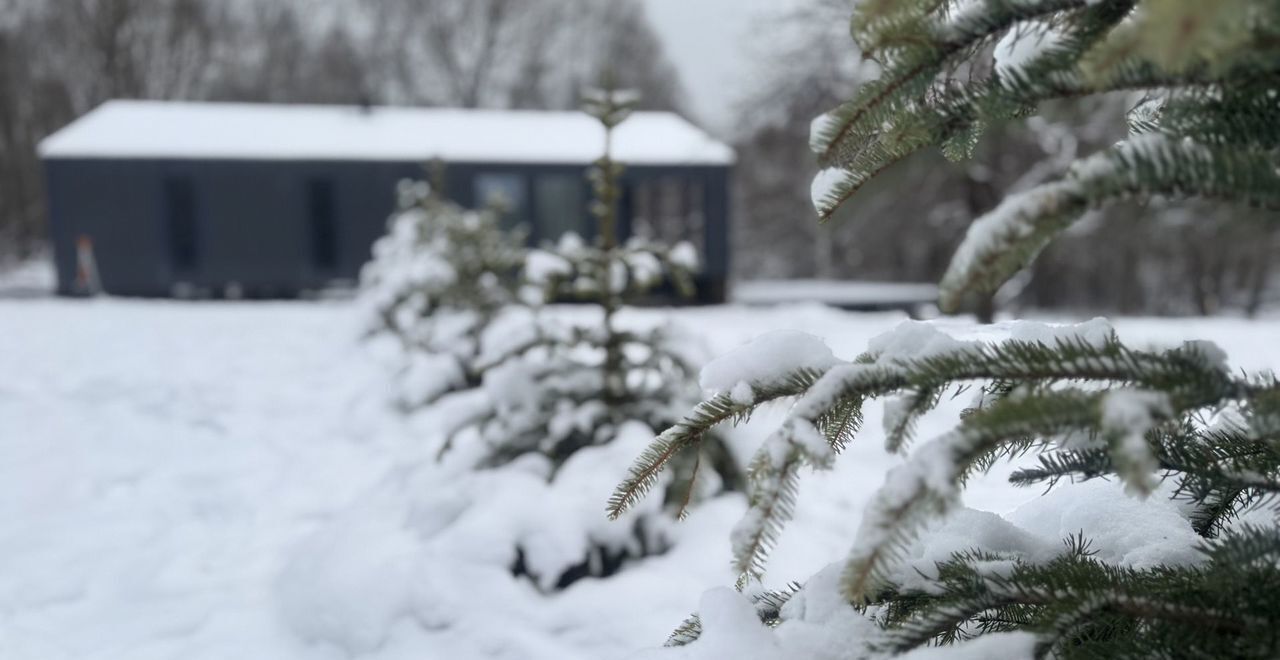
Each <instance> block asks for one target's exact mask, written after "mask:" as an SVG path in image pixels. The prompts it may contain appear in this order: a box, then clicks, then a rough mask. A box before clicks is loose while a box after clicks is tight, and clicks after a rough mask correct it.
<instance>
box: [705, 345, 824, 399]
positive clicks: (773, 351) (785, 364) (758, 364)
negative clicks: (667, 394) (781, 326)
mask: <svg viewBox="0 0 1280 660" xmlns="http://www.w3.org/2000/svg"><path fill="white" fill-rule="evenodd" d="M837 362H838V361H837V360H836V357H835V355H834V354H832V352H831V349H830V348H828V347H827V344H826V342H824V341H823V340H821V339H819V338H818V337H815V336H813V335H811V334H807V333H804V332H799V331H796V330H778V331H775V332H770V333H766V334H763V335H761V336H759V337H757V338H755V339H754V340H752V341H751V342H750V343H748V344H747V345H746V346H742V347H741V348H737V349H734V350H733V351H730V352H729V353H726V354H725V355H722V356H720V357H718V358H716V359H715V360H712V361H711V363H709V364H707V365H706V366H705V367H703V368H702V374H701V377H700V378H699V382H700V384H701V385H702V389H704V390H708V391H711V392H729V391H732V390H733V389H734V388H735V387H737V385H738V383H743V382H745V383H748V384H750V385H766V384H771V383H774V382H776V381H777V380H778V379H779V378H782V377H783V376H785V375H786V374H788V373H790V372H792V371H795V370H797V369H817V370H823V369H829V368H831V367H832V366H834V365H835V364H836V363H837Z"/></svg>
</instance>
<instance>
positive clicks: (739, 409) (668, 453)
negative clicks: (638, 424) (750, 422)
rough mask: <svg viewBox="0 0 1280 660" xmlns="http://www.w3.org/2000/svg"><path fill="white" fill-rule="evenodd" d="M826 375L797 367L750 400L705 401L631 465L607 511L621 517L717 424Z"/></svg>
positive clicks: (740, 418)
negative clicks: (665, 469) (672, 461)
mask: <svg viewBox="0 0 1280 660" xmlns="http://www.w3.org/2000/svg"><path fill="white" fill-rule="evenodd" d="M821 376H822V372H821V371H820V370H816V369H811V368H802V369H797V370H795V371H794V372H792V373H790V374H788V375H787V376H785V377H783V378H781V379H779V381H778V382H776V383H772V384H769V385H765V386H761V387H753V388H752V393H751V398H750V400H747V401H743V400H740V399H739V397H735V396H734V395H733V393H720V394H717V395H715V396H713V397H711V398H709V399H707V400H705V401H702V402H701V403H699V404H698V405H697V406H695V407H694V409H693V410H692V411H691V412H690V413H689V414H687V415H686V416H685V417H684V418H683V419H681V420H680V421H679V422H676V424H675V425H673V426H671V427H670V428H668V429H666V430H665V431H663V432H662V434H661V435H659V436H658V437H657V438H656V439H655V440H654V441H653V443H652V444H650V445H649V447H648V448H646V449H645V451H644V453H642V454H641V455H640V456H639V457H638V458H637V459H636V461H635V463H634V464H633V465H632V466H631V468H630V470H629V472H628V476H627V478H626V479H625V480H623V481H622V483H621V484H619V485H618V487H617V488H616V489H615V490H614V492H613V495H612V496H610V498H609V502H608V505H607V507H606V511H607V512H608V514H609V517H610V518H612V519H617V518H618V517H620V516H621V515H622V514H623V513H625V512H626V511H627V509H630V508H631V507H632V506H634V505H635V504H636V502H638V501H640V499H641V498H643V497H644V496H645V495H646V494H647V493H648V492H649V490H650V489H651V488H652V487H653V486H654V485H655V484H656V483H657V482H658V476H659V475H660V474H661V473H662V471H663V469H664V468H665V467H666V465H667V464H668V463H669V462H670V461H671V460H672V459H673V458H675V457H676V456H677V455H678V454H680V453H681V452H683V451H685V450H687V449H691V448H694V447H696V446H698V444H700V443H701V442H702V441H703V439H704V438H705V437H706V435H707V434H708V433H709V432H710V431H711V430H712V429H714V428H715V427H716V426H719V425H720V424H722V423H724V422H726V421H730V420H732V421H734V422H741V421H745V420H746V419H748V418H749V417H750V415H751V412H752V411H753V410H754V409H755V408H757V407H759V406H761V405H763V404H765V403H768V402H769V401H777V400H779V399H785V398H788V397H793V396H796V395H798V394H801V393H803V392H804V391H805V390H806V389H808V387H809V386H811V385H812V384H813V383H814V382H816V381H817V380H818V378H820V377H821Z"/></svg>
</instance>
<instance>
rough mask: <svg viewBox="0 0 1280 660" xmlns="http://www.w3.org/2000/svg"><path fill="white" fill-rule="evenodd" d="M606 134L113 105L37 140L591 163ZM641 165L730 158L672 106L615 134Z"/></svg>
mask: <svg viewBox="0 0 1280 660" xmlns="http://www.w3.org/2000/svg"><path fill="white" fill-rule="evenodd" d="M603 144H604V140H603V131H602V129H601V128H600V126H599V125H598V124H597V123H596V122H595V120H594V119H592V118H590V117H588V116H587V115H585V114H583V113H581V112H571V111H568V112H566V111H538V110H465V109H454V108H403V107H375V108H360V107H356V106H321V105H273V104H250V103H203V102H173V101H108V102H106V103H104V104H102V105H100V106H98V107H97V108H96V109H94V110H92V111H91V112H89V113H88V114H86V115H84V116H82V117H80V118H79V119H77V120H76V121H74V122H72V123H71V124H70V125H68V126H67V127H65V128H63V129H61V130H59V131H57V132H55V133H54V134H52V135H50V136H49V137H47V138H45V139H43V140H41V141H40V144H39V146H38V153H39V155H40V157H41V158H43V159H50V160H57V159H120V160H130V159H134V160H140V159H154V160H277V161H284V160H288V161H306V160H320V161H324V160H336V161H370V162H410V161H412V162H423V161H428V160H432V159H436V158H439V159H441V160H444V161H446V162H484V163H511V164H571V165H585V164H588V163H591V162H593V161H594V160H595V159H596V158H598V157H599V155H600V153H601V151H602V150H603ZM614 153H615V157H616V158H617V159H618V160H619V161H621V162H623V163H624V164H634V165H672V166H680V165H695V166H696V165H704V166H725V165H731V164H733V162H734V160H735V154H734V151H733V149H732V148H730V147H729V146H728V145H726V144H724V143H722V142H720V141H718V140H716V139H714V138H712V137H711V136H710V135H709V134H707V133H706V132H705V131H703V130H702V129H700V128H698V127H697V126H695V125H693V124H692V123H690V122H689V121H687V120H685V119H684V118H682V117H680V116H679V115H676V114H674V113H670V112H636V113H634V114H633V115H632V117H631V118H630V119H628V120H627V121H626V122H624V123H623V124H622V125H621V126H619V127H618V129H617V131H616V133H615V135H614Z"/></svg>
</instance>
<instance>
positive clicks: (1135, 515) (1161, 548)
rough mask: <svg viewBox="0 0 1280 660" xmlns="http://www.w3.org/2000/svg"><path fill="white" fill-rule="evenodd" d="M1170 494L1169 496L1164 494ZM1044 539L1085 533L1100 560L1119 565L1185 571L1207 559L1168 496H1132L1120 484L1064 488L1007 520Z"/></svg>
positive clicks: (1089, 483) (1096, 482) (1091, 483)
mask: <svg viewBox="0 0 1280 660" xmlns="http://www.w3.org/2000/svg"><path fill="white" fill-rule="evenodd" d="M1162 494H1163V495H1168V493H1162ZM1006 517H1007V518H1008V520H1009V521H1010V522H1012V523H1013V524H1015V525H1017V526H1019V527H1021V528H1023V529H1025V530H1027V531H1028V532H1031V533H1032V534H1035V535H1037V536H1039V537H1041V538H1044V539H1065V538H1067V537H1069V536H1072V535H1074V534H1080V533H1083V534H1084V536H1085V538H1086V539H1088V540H1089V541H1091V544H1092V548H1093V549H1094V550H1096V551H1097V553H1098V554H1097V555H1096V557H1097V559H1099V560H1101V561H1105V562H1107V563H1110V564H1115V565H1118V566H1132V567H1134V568H1151V567H1153V566H1156V565H1158V564H1168V565H1171V566H1185V565H1189V564H1194V563H1197V562H1199V561H1201V560H1202V559H1203V557H1204V556H1203V555H1202V554H1200V553H1199V552H1197V551H1196V550H1195V549H1196V548H1197V547H1198V546H1199V545H1200V544H1201V543H1202V541H1203V539H1201V538H1200V536H1199V535H1198V534H1196V533H1195V530H1193V529H1192V528H1191V523H1190V522H1188V521H1187V519H1186V517H1185V516H1184V515H1183V514H1182V512H1181V511H1179V509H1178V505H1177V503H1175V502H1173V501H1171V500H1170V499H1169V498H1168V497H1163V496H1157V497H1150V498H1147V499H1146V500H1139V499H1136V498H1132V497H1126V496H1125V495H1124V493H1123V492H1122V486H1121V485H1120V484H1118V483H1116V482H1112V481H1105V480H1102V479H1093V480H1090V481H1086V482H1084V483H1075V484H1063V485H1062V486H1060V487H1058V488H1055V489H1054V490H1052V491H1050V492H1049V493H1048V494H1046V495H1044V496H1042V497H1037V498H1035V499H1033V500H1031V501H1030V502H1028V503H1027V504H1024V505H1022V506H1020V507H1018V509H1016V510H1015V511H1014V512H1013V513H1011V514H1009V515H1008V516H1006Z"/></svg>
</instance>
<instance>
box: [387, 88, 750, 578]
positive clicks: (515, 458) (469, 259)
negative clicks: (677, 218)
mask: <svg viewBox="0 0 1280 660" xmlns="http://www.w3.org/2000/svg"><path fill="white" fill-rule="evenodd" d="M634 103H635V96H634V95H632V94H629V93H625V92H619V91H614V90H608V91H599V92H593V93H591V94H590V95H589V96H588V98H587V100H586V104H585V105H586V110H587V112H588V113H589V114H591V115H592V116H594V117H595V118H597V119H598V120H599V121H600V123H601V126H602V129H601V133H602V135H603V136H604V145H605V146H604V155H603V156H602V158H601V159H600V160H599V161H597V162H596V163H595V165H594V166H593V167H592V168H591V170H590V174H589V176H590V180H591V182H592V185H593V188H594V193H595V194H594V201H593V203H592V206H591V212H592V215H593V216H594V218H595V220H596V235H595V236H594V237H593V239H592V240H590V241H588V240H585V239H584V238H582V237H581V236H578V235H577V234H573V233H570V234H566V235H565V236H563V237H562V238H561V239H560V240H559V241H558V242H556V243H554V244H548V245H545V246H543V247H541V248H538V249H535V250H531V251H528V252H527V253H526V252H524V251H523V250H521V249H518V248H517V247H516V246H515V245H514V244H513V240H515V239H513V238H511V237H506V236H503V235H502V233H501V232H500V231H499V230H498V229H497V225H496V219H495V218H496V215H495V214H493V213H488V212H469V211H462V210H461V209H459V208H457V207H456V206H454V205H452V204H450V203H448V202H445V201H443V200H441V199H438V198H436V197H434V196H431V195H427V196H426V197H425V198H423V199H421V200H420V201H416V202H414V204H413V206H412V208H411V210H410V211H409V212H407V213H404V214H401V216H400V217H399V218H398V219H397V220H396V221H395V222H394V223H393V227H392V235H391V236H390V237H388V238H387V239H386V242H385V243H380V244H379V246H378V248H377V249H376V250H375V252H376V253H377V254H376V261H375V265H374V266H371V270H370V271H369V272H368V273H366V280H367V281H368V283H369V285H370V287H371V290H373V291H375V292H377V294H376V295H373V296H371V298H372V299H373V300H374V302H375V303H376V304H375V308H376V309H377V314H376V316H377V318H378V319H379V321H378V327H379V328H381V329H383V330H384V331H386V332H388V333H390V334H392V335H394V336H396V337H398V338H399V339H400V340H401V342H402V343H403V344H404V345H405V346H406V347H407V348H408V349H409V352H410V353H411V354H415V355H419V356H421V357H420V359H419V361H420V362H421V364H422V369H421V370H422V371H423V372H425V373H430V374H434V376H433V379H432V380H431V382H430V384H429V386H427V387H420V388H419V389H420V390H422V391H423V392H426V393H430V394H431V395H432V396H431V397H430V398H428V399H423V400H428V401H430V402H431V403H432V405H430V406H429V407H427V408H426V409H425V412H426V413H427V414H431V415H434V416H435V417H434V418H433V428H436V429H438V430H439V431H440V433H441V435H442V436H443V437H444V441H443V444H442V445H441V447H440V449H439V456H440V458H441V459H442V460H443V459H445V458H450V459H451V460H459V461H465V462H467V463H468V464H469V465H472V466H475V467H477V468H481V469H486V470H508V471H514V472H519V473H521V474H522V475H523V476H522V477H521V478H522V479H524V478H527V476H528V475H530V474H535V475H537V476H538V477H539V478H542V479H544V480H545V486H546V487H545V491H546V492H545V495H546V497H547V498H548V502H549V504H548V509H549V510H553V509H554V507H555V506H558V504H557V503H558V502H560V501H561V500H563V499H566V497H562V496H561V494H563V493H566V492H569V493H575V495H574V497H575V498H576V497H578V496H577V493H580V492H582V491H583V490H585V489H587V488H594V487H595V486H594V485H593V484H592V483H589V482H590V479H592V478H595V479H598V478H600V476H601V475H605V474H607V470H608V467H609V466H616V465H618V462H619V460H620V461H622V462H624V463H625V461H626V460H627V459H628V458H629V456H630V454H631V453H632V452H633V451H635V450H636V448H638V447H639V446H642V444H643V442H645V441H646V440H647V439H648V438H649V437H651V436H652V433H653V432H654V429H659V428H663V427H665V426H668V425H670V424H672V423H674V422H675V421H676V420H678V419H679V418H680V416H681V415H682V414H683V412H684V411H685V410H687V409H688V407H689V406H690V405H693V404H694V403H696V402H697V401H698V399H699V398H700V396H701V392H700V390H699V388H698V386H697V384H696V382H697V381H696V373H697V365H698V364H699V363H700V361H701V358H702V357H703V356H702V354H701V351H700V350H699V349H700V343H699V341H698V340H697V339H696V338H695V337H693V336H691V335H688V334H686V333H682V332H679V331H678V329H676V328H673V327H668V326H658V327H650V328H645V327H640V328H638V329H637V328H636V327H630V326H629V325H628V324H624V323H620V321H619V314H620V312H622V311H623V310H624V306H625V305H626V304H627V303H630V302H634V301H637V300H639V299H640V298H641V297H643V296H645V295H647V294H649V293H650V292H653V291H654V290H655V289H656V288H657V287H661V286H670V287H672V288H673V289H674V290H676V291H678V292H684V293H691V292H692V287H693V278H692V276H693V274H694V271H695V270H696V268H697V266H698V264H697V254H696V252H695V251H694V248H693V247H692V246H691V245H689V244H688V243H681V244H677V245H674V246H667V245H662V244H659V243H656V242H652V241H647V240H642V239H633V240H630V241H628V242H626V243H625V244H619V241H618V238H617V231H618V230H617V206H618V201H619V197H620V194H621V189H620V182H619V177H620V176H621V174H622V170H623V168H622V165H621V164H620V163H618V162H616V161H615V160H614V159H613V154H612V132H613V128H614V127H616V126H617V125H618V124H620V123H621V122H622V121H624V120H625V119H626V117H627V115H628V114H629V113H630V111H631V108H632V106H633V104H634ZM517 271H518V275H517V276H516V277H514V278H511V277H508V275H510V274H515V273H516V272H517ZM558 302H566V303H575V304H569V305H563V306H559V305H556V306H552V305H549V304H548V303H558ZM633 325H634V324H633ZM411 373H413V372H412V371H411ZM620 452H621V453H620ZM454 457H457V458H454ZM676 465H677V470H676V474H677V475H678V476H680V477H682V478H681V479H680V480H679V483H677V484H675V487H673V488H672V489H671V490H670V492H668V493H667V496H666V497H665V498H663V500H662V501H661V502H660V503H658V504H657V505H656V506H653V507H651V508H649V509H646V510H644V511H639V512H636V515H633V516H632V517H631V519H630V522H631V525H632V528H631V530H630V533H628V534H625V535H621V534H618V533H616V532H613V531H607V532H600V533H598V534H597V533H595V532H593V531H592V530H593V529H594V528H592V527H591V526H590V525H588V524H586V523H583V525H584V528H585V529H586V530H587V535H588V536H590V538H589V539H588V540H587V542H586V545H588V546H589V548H588V550H587V556H586V557H585V558H579V557H573V560H575V561H578V560H580V563H576V564H575V563H572V562H571V561H568V560H567V559H566V555H565V554H564V553H549V554H554V558H553V559H550V560H549V559H546V555H544V556H543V558H541V559H539V558H537V557H531V556H530V552H527V550H528V549H527V548H525V547H523V546H522V547H519V548H518V549H517V558H516V561H515V565H514V566H513V571H515V572H516V573H517V574H521V575H528V576H530V577H531V578H533V579H534V580H535V582H536V583H537V584H538V585H539V586H541V587H542V588H544V589H551V588H559V587H564V586H567V585H568V584H569V583H571V582H573V581H574V580H576V579H578V578H581V577H585V576H603V575H608V574H611V573H613V572H615V571H617V570H618V569H619V568H620V567H621V565H622V563H624V562H625V561H626V560H628V559H634V558H637V557H642V556H646V555H650V554H656V553H659V552H663V551H665V549H666V548H667V546H668V538H667V537H668V534H667V533H666V525H667V524H668V521H671V520H674V519H675V518H678V517H679V516H680V515H682V514H683V512H684V509H685V508H686V507H687V506H688V505H689V504H690V503H691V502H692V501H695V500H696V499H698V498H701V497H705V496H708V495H711V494H714V493H717V492H719V491H721V490H726V489H736V488H739V487H741V481H742V477H741V474H740V469H739V467H738V465H737V463H736V462H735V459H734V457H733V456H731V455H730V454H729V453H728V451H726V448H725V446H724V445H723V443H722V442H721V441H720V440H719V439H714V438H713V439H711V440H710V441H708V442H707V443H706V444H705V445H704V446H703V447H702V448H701V449H700V451H698V452H695V453H692V454H691V455H689V456H688V457H682V458H681V459H680V460H678V461H677V462H676ZM698 475H701V477H700V478H698V479H697V481H696V483H697V487H696V488H695V487H694V485H693V484H694V482H695V479H694V478H695V476H698ZM685 483H688V484H689V486H688V487H687V488H685V487H684V484H685ZM561 515H563V516H564V517H572V514H571V513H567V512H566V513H562V514H561ZM559 522H560V523H563V524H565V525H571V524H576V523H573V522H569V521H559ZM608 527H611V526H608Z"/></svg>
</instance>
